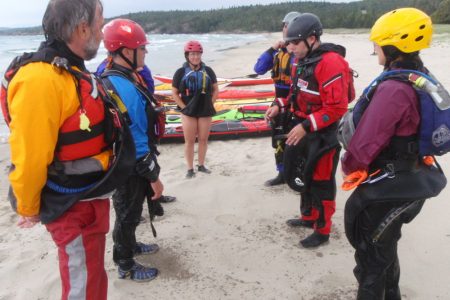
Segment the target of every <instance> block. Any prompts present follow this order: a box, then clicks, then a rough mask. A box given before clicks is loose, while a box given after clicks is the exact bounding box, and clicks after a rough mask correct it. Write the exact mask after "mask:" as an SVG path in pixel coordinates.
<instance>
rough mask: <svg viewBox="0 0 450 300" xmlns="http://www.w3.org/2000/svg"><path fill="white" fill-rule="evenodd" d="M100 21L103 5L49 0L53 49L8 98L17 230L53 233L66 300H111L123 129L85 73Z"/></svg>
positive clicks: (32, 64) (47, 25)
mask: <svg viewBox="0 0 450 300" xmlns="http://www.w3.org/2000/svg"><path fill="white" fill-rule="evenodd" d="M102 15H103V7H102V4H101V2H100V1H99V0H51V1H50V2H49V4H48V6H47V10H46V12H45V15H44V18H43V29H44V33H45V37H46V41H45V42H43V43H42V45H41V47H40V48H39V50H38V51H37V52H35V53H33V54H30V55H28V56H26V55H25V56H22V57H21V59H22V62H21V63H19V64H18V66H19V67H18V70H17V72H16V73H15V75H14V77H12V78H11V81H10V82H9V85H8V87H7V96H6V97H2V98H5V99H7V101H6V104H7V105H3V103H2V107H3V108H5V107H6V108H7V111H6V112H4V114H5V118H6V120H7V122H8V123H9V126H10V130H11V135H10V139H9V143H10V146H11V162H12V169H11V173H10V175H9V179H10V183H11V187H12V194H11V196H12V198H13V202H15V209H16V211H17V213H18V214H19V216H20V217H19V223H18V225H19V226H20V227H22V228H23V227H32V226H34V225H35V224H36V223H37V222H39V221H41V222H42V223H44V224H45V226H46V228H47V230H48V231H49V233H50V234H51V236H52V238H53V240H54V242H55V244H56V245H57V247H58V255H59V264H60V275H61V280H62V299H68V298H70V299H106V298H107V286H108V283H107V276H106V272H105V269H104V263H103V262H104V252H105V235H106V233H107V232H108V230H109V205H110V204H109V196H110V194H111V192H112V191H113V190H114V188H115V187H116V186H117V184H116V183H115V182H114V180H115V179H113V180H112V181H111V180H109V181H108V180H106V179H105V178H106V177H107V176H106V174H110V173H111V172H112V171H111V172H110V170H111V169H117V168H116V167H117V164H115V162H114V159H113V157H114V158H115V160H117V155H116V154H117V153H115V154H114V156H113V150H112V147H111V144H113V143H114V136H116V135H115V134H117V132H116V133H114V127H116V128H121V126H120V121H117V118H118V117H117V115H115V119H114V116H113V117H111V116H110V115H109V112H111V111H112V110H113V108H112V109H110V108H108V109H105V105H106V99H107V98H106V97H105V95H104V94H102V91H103V90H102V89H101V87H100V86H99V85H98V84H97V81H96V80H95V78H94V77H93V76H91V74H90V73H89V72H88V71H87V69H86V67H85V65H84V61H85V60H90V59H92V58H94V57H95V56H96V54H97V50H98V47H99V44H100V42H101V40H102V37H103V34H102V31H101V29H102V25H103V16H102ZM24 61H25V62H24ZM16 62H17V61H16ZM19 62H20V60H19ZM5 74H8V72H6V73H5ZM119 119H120V118H119ZM111 124H114V125H112V126H111ZM108 125H109V127H108ZM111 127H112V129H111ZM105 128H110V129H111V130H110V131H108V130H107V129H105ZM133 156H134V153H133ZM112 166H114V168H112ZM119 169H120V168H119ZM110 177H111V176H110ZM112 177H115V176H112ZM105 183H106V184H105Z"/></svg>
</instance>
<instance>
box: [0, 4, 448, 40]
mask: <svg viewBox="0 0 450 300" xmlns="http://www.w3.org/2000/svg"><path fill="white" fill-rule="evenodd" d="M398 7H416V8H419V9H421V10H423V11H425V12H426V13H428V14H429V15H430V16H431V17H432V19H433V22H434V23H436V24H450V0H363V1H356V2H350V3H330V2H325V1H324V2H312V1H295V2H285V3H279V4H270V5H248V6H239V7H231V8H226V9H214V10H202V11H200V10H196V11H181V10H173V11H147V12H138V13H131V14H126V15H122V16H118V17H122V18H128V19H132V20H134V21H136V22H138V23H139V24H141V25H142V26H143V27H144V29H145V31H146V32H148V33H166V34H173V33H213V32H214V33H253V32H274V31H279V30H280V25H281V20H282V18H283V16H284V15H285V14H286V13H287V12H289V11H299V12H311V13H314V14H316V15H318V16H319V17H320V18H321V20H322V23H323V25H324V27H325V28H370V27H371V26H372V25H373V23H374V22H375V20H376V19H377V18H378V17H379V16H380V15H382V14H383V13H385V12H387V11H389V10H392V9H395V8H398ZM41 33H42V30H41V28H40V27H39V26H37V27H31V28H17V29H0V34H3V35H5V34H10V35H21V34H41Z"/></svg>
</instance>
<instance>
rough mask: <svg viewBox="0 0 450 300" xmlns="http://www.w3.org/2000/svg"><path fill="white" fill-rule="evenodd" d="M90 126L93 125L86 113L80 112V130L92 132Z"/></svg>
mask: <svg viewBox="0 0 450 300" xmlns="http://www.w3.org/2000/svg"><path fill="white" fill-rule="evenodd" d="M89 125H91V121H90V120H89V118H88V117H87V115H86V111H84V110H82V111H80V129H81V130H86V131H88V132H91V128H89Z"/></svg>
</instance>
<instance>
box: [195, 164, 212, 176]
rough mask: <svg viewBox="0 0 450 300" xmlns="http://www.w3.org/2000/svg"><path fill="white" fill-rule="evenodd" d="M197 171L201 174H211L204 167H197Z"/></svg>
mask: <svg viewBox="0 0 450 300" xmlns="http://www.w3.org/2000/svg"><path fill="white" fill-rule="evenodd" d="M197 170H198V171H199V172H202V173H206V174H211V170H209V169H207V168H206V167H205V166H204V165H201V166H198V168H197Z"/></svg>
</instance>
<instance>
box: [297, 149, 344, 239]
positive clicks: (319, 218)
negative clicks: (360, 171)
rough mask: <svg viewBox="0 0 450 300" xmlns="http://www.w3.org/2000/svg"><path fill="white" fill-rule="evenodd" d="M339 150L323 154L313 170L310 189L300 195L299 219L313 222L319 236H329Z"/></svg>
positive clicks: (334, 206)
mask: <svg viewBox="0 0 450 300" xmlns="http://www.w3.org/2000/svg"><path fill="white" fill-rule="evenodd" d="M339 152H340V151H339V150H337V149H333V150H331V151H330V152H328V153H326V154H324V155H323V156H322V157H321V158H320V159H319V161H318V162H317V164H316V167H315V169H314V173H313V178H312V182H311V187H310V189H309V190H308V191H306V192H304V193H302V194H301V200H300V211H301V216H300V218H301V219H303V220H305V221H314V230H315V231H317V232H318V233H320V234H330V231H331V225H332V222H331V217H332V216H333V214H334V212H335V209H336V203H335V201H334V200H335V198H336V180H335V174H336V168H337V164H338V160H339Z"/></svg>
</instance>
